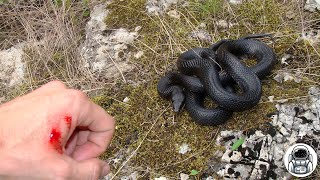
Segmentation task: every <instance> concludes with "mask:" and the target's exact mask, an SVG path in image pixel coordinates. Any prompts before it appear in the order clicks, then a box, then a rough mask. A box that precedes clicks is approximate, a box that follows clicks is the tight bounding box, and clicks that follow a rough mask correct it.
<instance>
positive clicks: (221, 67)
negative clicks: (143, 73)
mask: <svg viewBox="0 0 320 180" xmlns="http://www.w3.org/2000/svg"><path fill="white" fill-rule="evenodd" d="M265 36H269V34H258V35H249V36H247V37H243V38H240V39H237V40H221V41H219V42H217V43H215V44H213V45H212V46H210V47H209V48H193V49H190V50H188V51H186V52H184V53H182V54H181V55H180V57H179V58H178V61H177V67H178V71H179V72H168V73H167V74H166V75H165V76H164V77H162V78H161V79H160V80H159V83H158V92H159V95H160V96H161V97H164V98H167V99H171V101H172V103H173V110H174V111H175V112H179V111H181V109H182V107H184V106H185V108H186V110H187V111H188V113H189V115H190V116H191V118H192V119H193V120H194V121H195V122H196V123H198V124H201V125H219V124H222V123H224V122H226V121H227V120H228V119H229V118H230V117H231V116H232V113H233V112H235V111H244V110H247V109H249V108H252V107H253V106H255V105H256V104H257V103H258V102H259V100H260V98H261V94H262V87H261V81H260V79H262V78H264V77H265V76H267V75H268V74H270V72H271V70H272V68H273V66H274V65H275V63H276V55H275V53H274V51H273V49H272V48H270V47H269V46H268V45H266V44H265V43H263V42H261V41H258V40H256V39H255V38H260V37H265ZM243 58H245V59H246V58H250V59H252V58H253V59H255V60H256V61H257V63H256V64H255V65H253V66H250V67H248V66H246V65H245V64H244V63H243V61H242V59H243ZM236 86H237V87H239V88H238V89H239V90H238V91H239V92H236V90H235V89H236V88H235V87H236ZM207 96H209V97H210V99H212V100H213V101H214V102H215V103H216V104H217V107H216V108H206V107H205V106H204V99H205V98H206V97H207Z"/></svg>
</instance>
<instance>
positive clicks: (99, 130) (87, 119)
mask: <svg viewBox="0 0 320 180" xmlns="http://www.w3.org/2000/svg"><path fill="white" fill-rule="evenodd" d="M77 96H80V97H78V98H77V99H79V101H78V102H76V103H78V105H77V106H76V107H78V109H76V111H78V117H77V123H76V126H77V127H81V128H85V129H87V130H88V131H89V134H88V136H87V141H86V142H85V143H84V144H82V145H81V146H80V147H78V148H76V149H75V151H74V152H73V158H74V159H76V160H79V161H80V160H85V159H89V158H93V157H98V156H99V155H101V154H102V153H103V152H104V151H105V150H106V148H107V147H108V145H109V144H110V142H111V139H112V136H113V134H114V129H115V120H114V119H113V118H112V117H111V116H110V115H109V114H107V113H106V111H105V110H104V109H103V108H101V107H100V106H98V105H96V104H95V103H93V102H92V101H91V100H90V99H89V98H88V97H87V96H86V95H85V94H84V93H82V92H80V91H79V92H78V94H77Z"/></svg>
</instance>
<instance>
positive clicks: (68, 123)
mask: <svg viewBox="0 0 320 180" xmlns="http://www.w3.org/2000/svg"><path fill="white" fill-rule="evenodd" d="M64 121H65V122H66V124H67V127H68V129H69V130H70V128H71V122H72V117H71V116H68V115H67V116H65V117H64Z"/></svg>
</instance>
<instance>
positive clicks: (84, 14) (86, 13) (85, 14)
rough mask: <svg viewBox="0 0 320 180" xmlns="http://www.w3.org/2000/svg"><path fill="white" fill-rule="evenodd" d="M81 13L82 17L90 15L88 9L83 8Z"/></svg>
mask: <svg viewBox="0 0 320 180" xmlns="http://www.w3.org/2000/svg"><path fill="white" fill-rule="evenodd" d="M82 15H83V17H89V16H90V10H89V9H86V10H84V11H83V13H82Z"/></svg>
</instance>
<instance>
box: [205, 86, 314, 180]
mask: <svg viewBox="0 0 320 180" xmlns="http://www.w3.org/2000/svg"><path fill="white" fill-rule="evenodd" d="M276 108H277V111H276V112H274V114H271V115H270V118H271V119H272V121H271V123H268V125H269V129H267V130H263V131H262V130H255V129H252V130H249V131H236V132H233V131H222V132H221V134H220V136H219V137H218V138H217V144H218V145H221V146H225V147H226V149H227V150H226V151H225V152H224V153H223V155H222V156H220V157H221V162H220V163H219V164H218V165H214V166H212V167H211V168H212V169H213V170H215V171H216V173H217V174H218V175H219V176H221V177H223V178H224V179H234V178H239V177H241V178H244V179H265V178H267V179H287V178H289V177H291V175H290V174H289V173H288V172H287V170H286V169H285V166H284V164H283V161H282V158H283V155H284V154H285V152H286V150H287V149H288V148H289V147H290V146H291V145H293V144H295V143H305V144H308V145H310V146H311V147H313V148H314V149H315V151H316V153H317V155H318V156H320V148H319V142H320V137H319V134H320V122H319V117H320V89H319V88H316V87H312V88H310V89H309V93H308V101H307V102H305V103H302V104H277V105H276ZM241 137H244V138H245V141H244V143H243V144H242V145H241V146H240V147H239V148H238V149H237V150H235V151H232V149H231V146H232V145H233V143H235V142H236V141H237V140H238V139H239V138H241ZM212 163H213V162H212Z"/></svg>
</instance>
